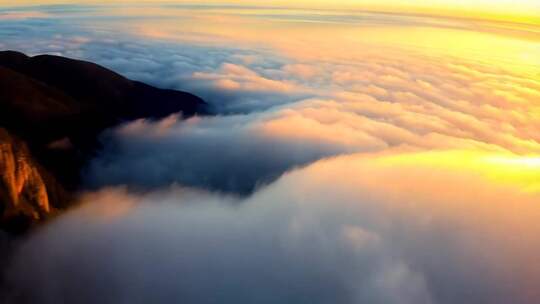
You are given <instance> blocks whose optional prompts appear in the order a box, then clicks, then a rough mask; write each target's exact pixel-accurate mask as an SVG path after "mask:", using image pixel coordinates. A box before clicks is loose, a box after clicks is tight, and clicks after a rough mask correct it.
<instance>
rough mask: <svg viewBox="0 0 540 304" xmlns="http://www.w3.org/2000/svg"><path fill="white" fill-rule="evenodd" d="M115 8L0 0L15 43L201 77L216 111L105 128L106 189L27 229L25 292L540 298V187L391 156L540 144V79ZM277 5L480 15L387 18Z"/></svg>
mask: <svg viewBox="0 0 540 304" xmlns="http://www.w3.org/2000/svg"><path fill="white" fill-rule="evenodd" d="M168 9H171V10H172V9H178V10H180V11H182V10H186V9H187V8H185V7H182V6H180V7H168ZM194 9H195V10H196V11H197V13H199V14H202V15H204V14H205V13H204V10H207V9H208V8H207V7H199V8H194V7H189V12H190V13H191V12H192V10H194ZM212 9H214V8H212ZM220 9H222V10H225V11H226V12H227V14H226V15H228V14H232V13H231V12H228V11H227V10H228V8H227V7H223V8H220ZM235 9H237V8H235ZM111 11H112V12H113V13H110V12H109V10H107V9H106V7H102V6H92V7H89V6H50V7H39V8H24V9H23V8H12V9H11V10H10V11H9V12H7V13H1V14H0V38H1V39H0V47H1V48H3V49H15V50H19V51H23V52H26V53H28V54H42V53H49V54H57V55H63V56H68V57H73V58H79V59H84V60H89V61H93V62H96V63H99V64H102V65H104V66H106V67H108V68H111V69H113V70H115V71H117V72H119V73H121V74H123V75H125V76H126V77H129V78H132V79H136V80H140V81H144V82H147V83H150V84H153V85H156V86H159V87H163V88H173V89H180V90H187V91H190V92H193V93H196V94H198V95H200V96H201V97H203V98H204V99H205V100H206V101H208V102H209V103H210V105H211V108H212V111H213V114H215V115H212V116H207V117H193V118H189V119H183V118H182V116H181V114H176V115H172V116H170V117H168V118H166V119H164V120H161V121H147V120H144V119H143V120H137V121H133V122H126V123H124V124H122V125H121V126H118V127H117V128H113V129H111V130H107V131H106V132H104V134H102V136H101V141H102V143H103V150H102V151H101V152H100V153H99V155H98V156H97V157H96V158H95V159H94V160H92V161H91V162H90V164H89V165H88V167H87V168H86V169H85V172H84V179H85V181H86V183H87V186H88V189H91V190H92V191H94V192H89V193H87V194H85V195H82V197H81V198H80V200H81V205H80V207H78V208H75V209H74V210H72V211H70V212H68V213H67V214H65V215H63V216H61V217H59V218H58V219H57V220H55V221H54V222H52V223H51V224H50V225H48V226H46V227H44V228H43V229H41V230H40V231H38V232H36V233H35V234H33V235H31V236H30V237H29V238H28V239H27V240H25V241H24V242H22V244H21V245H20V246H19V248H18V250H17V252H16V254H15V255H14V259H13V261H12V262H11V263H10V265H9V267H6V271H5V282H6V284H5V286H6V287H5V288H4V293H3V295H2V296H3V299H4V300H5V301H6V302H7V303H25V302H28V303H59V302H64V303H176V302H182V303H344V304H346V303H374V304H375V303H404V304H407V303H441V304H446V303H448V304H451V303H501V304H504V303H524V304H525V303H526V304H529V303H531V304H532V303H536V302H537V301H539V300H540V295H539V294H538V292H537V291H536V289H535V286H537V285H538V284H539V283H540V267H538V263H537V262H536V261H535V260H536V257H535V253H536V254H537V253H540V244H538V241H537V240H536V238H535V236H536V235H537V234H538V232H540V227H539V226H538V224H534V223H533V222H534V221H533V220H530V219H534V216H535V215H538V208H535V207H534V202H535V201H538V195H537V194H534V193H532V194H531V193H523V192H520V191H519V190H518V189H514V188H511V187H509V188H505V187H501V188H499V187H493V185H492V184H490V182H489V181H488V180H486V179H485V178H484V177H482V176H480V175H478V174H477V173H476V172H475V171H474V170H473V169H467V168H463V167H461V166H460V165H459V164H452V166H451V167H452V170H449V172H447V171H448V168H447V167H437V166H433V165H431V164H423V163H421V162H420V163H418V164H416V165H415V166H412V167H411V166H401V165H396V164H393V163H390V164H388V163H386V162H385V161H384V160H385V159H386V158H387V157H389V155H401V154H405V155H408V154H411V155H415V153H421V152H423V151H432V150H474V151H479V150H481V151H485V152H500V153H502V152H504V153H518V154H519V153H540V144H539V142H540V132H539V129H540V125H539V124H538V123H537V120H535V119H534V115H535V114H534V113H538V112H536V111H537V108H534V105H532V104H531V103H530V102H529V101H530V100H536V99H538V98H540V84H539V83H538V82H536V81H534V80H533V79H530V78H528V77H525V76H523V75H520V74H518V73H515V72H510V71H507V70H504V69H502V68H500V67H498V66H493V65H490V64H486V63H481V62H473V61H466V60H464V59H460V58H457V57H456V58H454V57H448V58H444V60H441V59H440V58H435V57H431V56H428V55H427V54H420V55H419V54H418V53H417V52H405V51H404V50H399V51H396V50H385V51H381V50H377V51H376V52H375V51H372V50H365V51H362V52H354V54H352V53H351V54H348V53H346V54H345V55H343V56H345V58H346V59H350V60H346V61H344V60H343V58H340V56H338V55H336V54H334V53H327V54H326V55H328V56H326V57H322V56H319V55H320V53H319V52H316V53H313V54H312V53H310V52H308V51H306V50H302V52H299V53H298V54H297V53H295V51H297V48H296V45H295V46H294V48H295V50H293V51H291V50H289V47H290V45H288V44H287V43H285V44H286V45H279V46H276V45H274V44H270V43H269V44H267V45H264V44H263V45H258V46H253V45H251V44H249V43H246V42H245V41H243V40H241V39H240V38H238V43H231V41H227V42H226V43H216V44H211V43H209V41H222V40H223V37H216V36H215V34H214V33H205V32H204V29H202V30H201V32H193V33H189V34H192V35H193V36H196V37H197V39H196V40H193V39H192V38H190V37H188V38H186V37H184V36H180V37H179V36H177V35H176V34H178V33H165V34H170V35H164V33H158V34H159V35H157V34H156V33H154V32H151V33H149V32H145V31H142V30H141V28H142V27H141V28H139V30H140V31H139V32H136V33H133V32H130V31H129V30H126V28H129V27H130V26H136V25H137V24H138V23H139V22H141V23H142V22H143V21H145V20H146V18H150V19H151V18H154V19H161V17H160V16H159V15H156V16H153V17H148V16H145V18H142V17H140V18H138V17H137V16H133V15H130V14H120V13H118V12H117V13H114V12H115V10H111ZM176 17H178V16H172V17H169V18H176ZM163 18H165V19H167V17H163ZM182 18H187V19H186V21H185V22H190V21H192V19H190V18H192V17H190V16H189V14H188V16H187V17H186V15H185V14H182ZM256 18H263V17H261V16H260V15H257V16H256ZM264 18H265V20H267V19H270V20H275V19H277V20H278V21H279V22H283V20H289V19H292V20H293V22H294V20H300V19H301V20H302V22H303V23H305V21H309V22H310V23H314V24H323V23H328V22H336V20H341V21H343V20H345V21H347V23H351V24H357V23H358V22H360V23H362V24H368V25H370V26H381V27H382V26H384V27H387V26H398V27H399V26H424V27H431V28H438V27H442V28H447V27H452V28H462V27H464V28H466V29H467V30H470V29H469V28H467V27H466V26H465V25H461V24H460V23H456V22H455V21H453V23H444V22H437V21H435V20H433V19H429V18H428V19H422V18H412V17H403V16H388V15H384V16H379V15H369V16H362V18H359V17H356V16H349V17H347V18H345V19H344V17H343V16H332V15H329V16H321V15H314V14H306V15H291V14H287V15H286V16H285V15H282V16H280V15H279V14H278V15H276V14H275V12H273V13H271V14H270V13H269V15H268V16H264ZM175 20H176V19H175ZM359 20H360V21H359ZM125 24H127V26H125ZM120 25H124V26H120ZM173 34H174V35H173ZM200 37H203V38H205V39H203V40H202V41H201V40H200V39H202V38H200ZM190 39H191V40H190ZM318 39H320V38H318ZM282 43H283V42H282ZM332 43H333V41H331V39H330V41H328V43H321V45H316V47H318V48H320V51H321V52H324V50H325V49H326V48H330V49H335V48H336V46H335V45H332ZM281 47H283V48H285V50H287V52H280V50H283V49H281ZM366 47H367V45H366ZM312 49H313V47H312V46H310V47H309V50H312ZM318 51H319V49H318ZM348 55H349V56H351V57H350V58H349V57H347V56H348ZM379 159H382V161H379ZM413 159H414V157H413ZM450 171H451V172H450ZM509 204H510V205H511V206H509ZM510 209H511V210H510ZM537 222H539V223H540V221H537ZM525 225H526V226H525ZM524 227H525V228H524Z"/></svg>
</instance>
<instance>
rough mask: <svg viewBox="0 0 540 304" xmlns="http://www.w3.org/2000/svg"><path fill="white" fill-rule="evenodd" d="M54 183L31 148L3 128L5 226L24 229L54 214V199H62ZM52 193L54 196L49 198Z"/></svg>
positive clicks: (0, 197)
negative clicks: (52, 212) (32, 154)
mask: <svg viewBox="0 0 540 304" xmlns="http://www.w3.org/2000/svg"><path fill="white" fill-rule="evenodd" d="M55 188H57V189H58V186H57V185H55V182H54V180H52V178H51V177H49V176H47V173H46V172H44V170H43V169H41V168H40V167H39V166H38V165H37V164H36V163H35V161H34V160H33V159H32V156H31V154H30V152H29V150H28V147H27V145H26V144H25V143H24V142H22V141H20V140H19V139H17V138H15V137H13V136H12V135H10V134H9V133H8V132H7V131H6V130H5V129H2V128H0V210H1V220H0V222H1V224H2V225H6V226H11V227H8V228H11V229H16V230H18V229H24V227H21V226H20V225H22V226H25V225H27V224H29V223H30V222H33V221H36V220H40V219H43V218H45V217H47V215H48V214H50V212H51V210H52V208H51V199H50V196H52V197H58V196H59V195H61V194H60V193H58V192H56V193H53V192H55ZM49 192H51V195H49Z"/></svg>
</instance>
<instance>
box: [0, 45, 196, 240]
mask: <svg viewBox="0 0 540 304" xmlns="http://www.w3.org/2000/svg"><path fill="white" fill-rule="evenodd" d="M204 107H205V102H204V101H203V100H202V99H200V98H199V97H197V96H194V95H192V94H189V93H186V92H180V91H174V90H164V89H159V88H155V87H152V86H149V85H146V84H144V83H141V82H137V81H132V80H129V79H127V78H125V77H123V76H121V75H120V74H117V73H115V72H113V71H111V70H108V69H106V68H104V67H101V66H99V65H96V64H94V63H90V62H86V61H80V60H73V59H69V58H64V57H59V56H51V55H40V56H35V57H29V56H26V55H25V54H22V53H18V52H14V51H4V52H0V211H1V213H0V229H7V228H9V227H8V226H10V225H11V224H12V222H13V221H12V220H13V219H19V220H20V219H21V218H22V222H24V221H27V222H33V221H39V220H41V219H43V218H46V217H47V214H48V213H50V212H51V210H53V209H55V208H63V207H65V206H66V205H67V204H69V195H67V194H66V191H65V189H67V191H68V192H70V191H76V190H77V189H78V187H79V186H80V184H79V182H80V170H81V168H82V167H83V166H84V164H85V163H86V161H87V160H88V159H89V158H90V157H92V155H93V154H94V153H95V152H96V150H97V149H99V141H98V135H99V134H100V133H101V132H102V131H103V130H104V129H106V128H109V127H112V126H114V125H116V124H118V123H120V122H122V121H128V120H133V119H137V118H161V117H165V116H167V115H170V114H173V113H178V112H181V113H182V115H183V116H185V117H186V116H192V115H195V114H205V110H204ZM19 222H21V221H19ZM10 223H11V224H10ZM15 226H16V225H15ZM23 226H24V225H23Z"/></svg>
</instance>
